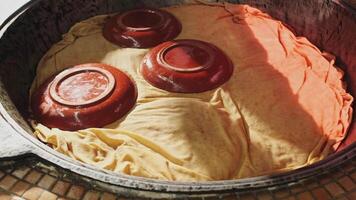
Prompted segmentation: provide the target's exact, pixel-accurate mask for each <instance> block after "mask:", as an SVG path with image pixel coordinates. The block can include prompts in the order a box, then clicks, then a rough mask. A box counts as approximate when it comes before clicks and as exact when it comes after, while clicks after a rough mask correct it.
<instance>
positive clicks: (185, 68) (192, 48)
mask: <svg viewBox="0 0 356 200" xmlns="http://www.w3.org/2000/svg"><path fill="white" fill-rule="evenodd" d="M232 72H233V65H232V62H231V60H230V59H229V58H228V57H227V56H226V55H225V54H224V52H223V51H221V50H220V49H218V48H217V47H216V46H214V45H213V44H210V43H207V42H204V41H200V40H190V39H186V40H175V41H168V42H165V43H162V44H160V45H158V46H157V47H155V48H153V49H152V50H151V51H150V52H149V53H148V54H147V55H146V56H145V58H144V59H143V62H142V64H141V73H142V74H143V76H144V78H145V79H146V80H147V81H148V82H149V83H151V84H152V85H153V86H155V87H157V88H160V89H163V90H167V91H170V92H179V93H194V92H204V91H207V90H211V89H214V88H216V87H218V86H220V85H222V84H223V83H225V82H226V81H228V80H229V78H230V77H231V75H232Z"/></svg>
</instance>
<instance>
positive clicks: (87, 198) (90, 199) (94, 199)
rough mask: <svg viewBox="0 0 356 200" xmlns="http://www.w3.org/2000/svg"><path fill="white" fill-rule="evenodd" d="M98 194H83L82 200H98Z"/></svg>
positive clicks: (93, 192) (92, 192) (94, 192)
mask: <svg viewBox="0 0 356 200" xmlns="http://www.w3.org/2000/svg"><path fill="white" fill-rule="evenodd" d="M99 197H100V193H99V192H96V191H88V192H86V193H85V195H84V198H83V200H98V199H99Z"/></svg>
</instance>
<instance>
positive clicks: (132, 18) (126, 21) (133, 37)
mask: <svg viewBox="0 0 356 200" xmlns="http://www.w3.org/2000/svg"><path fill="white" fill-rule="evenodd" d="M181 29H182V26H181V24H180V22H179V21H178V20H177V19H176V18H175V17H174V16H173V15H172V14H170V13H168V12H166V11H163V10H159V9H148V8H146V9H135V10H130V11H126V12H123V13H120V14H118V15H115V16H113V17H111V18H110V19H109V20H108V21H107V22H106V24H105V25H104V30H103V35H104V37H105V38H106V39H107V40H108V41H110V42H112V43H114V44H117V45H119V46H122V47H134V48H148V47H153V46H155V45H157V44H159V43H161V42H164V41H168V40H172V39H174V38H175V37H176V36H177V35H178V34H179V33H180V32H181Z"/></svg>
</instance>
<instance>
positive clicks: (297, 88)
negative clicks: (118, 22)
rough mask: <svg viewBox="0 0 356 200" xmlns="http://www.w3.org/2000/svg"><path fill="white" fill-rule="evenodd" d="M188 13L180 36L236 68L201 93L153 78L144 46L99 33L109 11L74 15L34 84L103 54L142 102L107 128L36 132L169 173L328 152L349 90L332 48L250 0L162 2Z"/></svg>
mask: <svg viewBox="0 0 356 200" xmlns="http://www.w3.org/2000/svg"><path fill="white" fill-rule="evenodd" d="M166 10H167V11H169V12H171V13H172V14H173V15H175V16H176V17H177V18H178V19H179V20H180V21H181V23H182V27H183V30H182V33H181V34H180V35H179V36H178V39H199V40H204V41H207V42H211V43H213V44H215V45H216V46H218V47H220V48H221V49H222V50H223V51H224V52H225V53H226V54H227V55H228V56H229V57H230V58H231V59H232V61H233V64H234V74H233V76H232V78H231V79H230V80H229V81H228V82H227V83H225V84H224V85H222V86H221V87H219V88H217V89H215V90H211V91H208V92H204V93H197V94H177V93H170V92H166V91H163V90H160V89H157V88H154V87H152V86H151V85H150V84H148V83H147V82H146V81H145V80H144V79H143V77H142V76H141V74H140V72H139V66H140V62H141V60H142V58H143V56H144V55H145V54H146V53H147V52H148V50H147V49H131V48H120V47H118V46H116V45H113V44H111V43H109V42H107V41H106V40H105V39H104V38H103V37H102V35H101V34H102V33H101V30H102V26H103V23H104V21H105V19H106V18H107V16H97V17H93V18H90V19H88V20H85V21H82V22H80V23H78V24H76V25H75V26H74V27H72V28H71V30H70V31H69V32H68V33H67V34H66V35H64V37H63V40H62V41H60V42H59V43H57V44H55V45H54V46H53V47H52V48H51V49H50V50H49V51H48V53H47V54H46V55H45V56H44V57H43V58H42V60H41V62H40V63H39V66H38V70H37V77H36V79H35V81H34V84H33V86H32V89H31V90H32V91H33V90H35V89H37V87H38V86H39V85H40V84H41V83H43V81H44V80H45V79H47V78H48V77H49V76H51V75H53V74H54V73H57V72H58V71H60V70H62V69H64V68H66V67H68V66H72V65H76V64H81V63H86V62H102V63H107V64H110V65H113V66H116V67H118V68H119V69H121V70H122V71H124V72H126V73H127V74H129V75H130V76H131V77H132V78H133V80H134V81H135V83H136V85H137V88H138V102H137V105H136V107H135V108H134V109H133V110H132V111H131V112H130V113H129V114H128V115H127V116H126V117H125V118H123V119H121V120H119V121H117V122H115V123H113V124H110V125H108V126H106V127H105V128H91V129H87V130H81V131H77V132H67V131H61V130H58V129H51V130H50V129H48V128H46V127H44V126H43V125H41V124H38V125H37V126H36V127H35V129H36V132H35V133H36V135H37V136H38V137H39V138H40V139H41V140H42V141H44V142H46V143H48V144H49V145H50V146H51V147H53V148H54V149H56V150H57V151H59V152H61V153H63V154H66V155H68V156H70V157H72V158H73V159H76V160H79V161H82V162H85V163H89V164H93V165H96V166H97V167H99V168H104V169H108V170H113V171H115V172H119V173H124V174H129V175H135V176H143V177H149V178H155V179H164V180H179V181H204V180H223V179H237V178H242V177H250V176H257V175H262V174H270V173H276V172H280V171H285V170H291V169H295V168H298V167H301V166H304V165H307V164H310V163H313V162H315V161H318V160H320V159H323V158H324V157H325V156H327V155H328V154H329V153H330V151H331V150H332V147H334V148H335V147H337V146H338V145H339V143H340V141H341V140H342V139H343V138H344V137H345V133H346V131H347V128H348V125H349V123H350V120H351V112H352V110H351V107H350V104H351V102H352V97H351V96H350V95H349V94H348V93H346V92H345V89H344V85H343V82H342V81H341V78H342V76H343V73H342V71H341V70H340V69H338V68H336V67H334V60H333V57H332V56H331V55H329V54H326V53H322V52H320V51H319V50H318V49H317V48H316V47H315V46H314V45H312V44H311V43H310V42H309V41H308V40H307V39H305V38H304V37H296V36H295V35H294V34H293V33H292V32H291V31H290V30H289V29H288V28H286V27H285V26H284V25H283V24H282V23H281V22H279V21H277V20H274V19H272V18H271V17H270V16H268V15H267V14H265V13H262V12H261V11H259V10H257V9H255V8H252V7H249V6H246V5H231V4H217V5H182V6H177V7H170V8H166Z"/></svg>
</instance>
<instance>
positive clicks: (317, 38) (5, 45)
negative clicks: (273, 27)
mask: <svg viewBox="0 0 356 200" xmlns="http://www.w3.org/2000/svg"><path fill="white" fill-rule="evenodd" d="M186 2H190V1H189V0H166V1H161V0H81V1H77V0H37V2H36V3H35V4H34V5H33V6H32V7H31V8H29V9H28V10H27V11H26V12H25V13H24V14H23V15H21V16H20V17H19V18H17V20H16V21H15V22H14V23H13V24H12V25H11V26H10V27H9V28H8V29H7V31H6V32H5V33H4V35H3V37H2V38H1V39H0V78H1V82H0V101H1V103H2V105H3V106H4V108H5V109H6V111H7V112H8V113H9V114H10V115H11V117H12V118H13V119H14V120H15V121H16V122H17V124H19V125H20V126H21V127H22V128H24V129H25V130H26V131H27V132H28V133H29V134H32V130H31V128H30V127H29V126H28V124H27V121H26V120H24V119H26V117H28V110H27V108H28V91H29V88H30V85H31V83H32V81H33V79H34V76H35V73H36V66H37V64H38V62H39V60H40V59H41V57H42V56H43V55H44V54H45V52H46V51H47V50H48V49H49V48H50V47H51V46H52V44H54V43H56V42H58V41H59V40H61V36H62V34H64V33H66V32H67V31H68V30H69V28H70V27H71V26H73V25H74V24H75V23H76V22H78V21H81V20H84V19H87V18H89V17H92V16H95V15H100V14H107V13H112V12H119V11H122V10H127V9H131V8H135V7H141V6H149V7H164V6H170V5H176V4H180V3H186ZM212 2H216V1H212ZM229 2H231V3H246V4H249V5H252V6H255V7H257V8H259V9H261V10H263V11H265V12H267V13H269V14H270V15H271V16H273V17H275V18H277V19H279V20H281V21H283V22H284V23H285V24H288V26H290V27H291V28H292V29H293V30H294V31H295V33H296V35H303V36H306V37H307V38H308V39H309V40H310V41H311V42H312V43H314V44H316V45H317V46H318V47H319V48H320V49H321V50H325V51H328V52H330V53H332V54H334V55H336V56H337V64H338V66H340V67H342V68H343V69H344V70H345V72H346V80H347V82H348V86H349V90H350V91H351V93H352V94H356V11H355V10H354V9H352V8H351V7H348V6H347V5H345V4H342V3H340V2H339V1H324V0H289V1H286V0H241V1H229ZM8 97H10V99H9V98H8ZM350 129H351V130H350V133H349V135H350V134H351V133H353V135H355V134H356V132H355V130H356V124H355V123H354V121H353V125H352V127H351V128H350Z"/></svg>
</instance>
